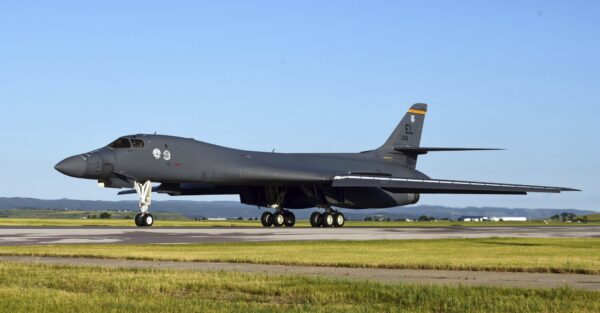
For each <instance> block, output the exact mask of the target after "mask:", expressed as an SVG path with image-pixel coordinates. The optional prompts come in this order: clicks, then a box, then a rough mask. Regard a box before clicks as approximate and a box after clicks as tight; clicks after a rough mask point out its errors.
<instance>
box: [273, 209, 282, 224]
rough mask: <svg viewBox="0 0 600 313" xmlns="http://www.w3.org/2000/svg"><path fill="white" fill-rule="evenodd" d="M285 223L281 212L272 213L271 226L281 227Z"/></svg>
mask: <svg viewBox="0 0 600 313" xmlns="http://www.w3.org/2000/svg"><path fill="white" fill-rule="evenodd" d="M283 224H285V215H283V213H282V212H275V214H273V226H275V227H281V226H283Z"/></svg>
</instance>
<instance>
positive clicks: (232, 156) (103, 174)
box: [57, 134, 427, 208]
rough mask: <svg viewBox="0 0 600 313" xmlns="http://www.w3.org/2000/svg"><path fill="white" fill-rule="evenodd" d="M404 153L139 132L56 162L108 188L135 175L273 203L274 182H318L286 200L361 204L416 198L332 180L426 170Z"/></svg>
mask: <svg viewBox="0 0 600 313" xmlns="http://www.w3.org/2000/svg"><path fill="white" fill-rule="evenodd" d="M403 158H404V156H402V155H400V154H399V155H397V156H390V155H379V154H378V153H377V152H376V151H367V152H363V153H275V152H257V151H246V150H238V149H232V148H227V147H222V146H218V145H213V144H209V143H205V142H201V141H197V140H194V139H191V138H182V137H174V136H164V135H144V134H142V135H131V136H125V137H122V138H119V139H118V140H117V141H115V142H113V143H112V144H110V145H108V146H106V147H103V148H100V149H97V150H94V151H92V152H88V153H84V154H81V155H76V156H73V157H71V158H68V159H66V160H65V161H63V162H61V163H60V164H59V165H57V169H59V170H60V171H61V172H63V173H65V174H67V175H70V176H74V177H79V178H87V179H94V180H98V181H99V182H100V183H101V184H103V185H104V186H106V187H114V188H131V186H132V181H152V182H156V183H161V184H162V186H163V190H162V191H163V192H165V193H169V194H171V195H207V194H239V195H240V197H241V199H242V202H246V203H249V204H258V205H269V203H270V202H273V201H275V200H276V199H272V198H275V197H277V196H276V195H275V196H269V193H273V192H270V191H269V189H274V190H275V193H278V190H279V189H277V188H288V189H291V192H290V194H292V193H296V194H298V193H309V194H310V192H307V191H306V190H313V189H315V188H318V191H316V192H313V194H312V195H308V196H310V197H311V198H312V199H310V200H309V201H300V200H298V199H297V198H298V196H297V197H295V198H296V199H295V200H294V201H292V200H287V201H288V202H290V203H288V204H287V205H288V206H294V207H312V206H316V205H330V204H331V205H336V206H344V207H353V208H354V207H355V208H362V207H363V206H364V205H363V204H361V203H359V202H364V201H366V199H363V198H373V199H375V198H380V199H379V200H378V201H374V202H373V201H371V202H370V203H368V207H388V206H396V205H402V204H406V203H405V202H407V203H411V202H413V200H414V199H415V197H416V198H418V196H415V195H412V196H411V195H406V194H404V195H398V194H391V193H388V192H385V191H383V190H381V189H379V188H362V189H363V190H354V191H353V192H352V194H356V195H359V196H357V197H358V198H360V200H359V199H354V200H350V198H352V196H349V193H348V191H347V190H345V192H344V195H341V196H340V195H339V193H340V190H337V189H335V188H331V187H329V185H330V183H331V180H332V178H333V177H335V176H338V175H349V174H353V175H356V174H368V175H381V176H384V177H388V176H389V177H391V176H394V177H407V178H426V177H427V176H426V175H424V174H423V173H420V172H419V171H416V170H414V169H411V168H408V167H406V166H403V165H402V164H404V162H405V160H404V159H403ZM67 163H68V164H67ZM61 164H63V165H61ZM294 189H298V190H301V191H297V190H296V191H294ZM263 190H264V192H263ZM302 190H304V191H302ZM255 194H261V195H258V196H254V195H255ZM263 194H264V195H263ZM381 195H383V197H381ZM306 196H307V195H302V196H301V197H300V198H306ZM254 198H256V199H254ZM270 198H271V199H270ZM288 198H290V197H289V196H288ZM382 199H383V200H382ZM406 199H408V200H406ZM244 200H246V201H244ZM292 202H293V203H294V204H292ZM367 202H368V201H367Z"/></svg>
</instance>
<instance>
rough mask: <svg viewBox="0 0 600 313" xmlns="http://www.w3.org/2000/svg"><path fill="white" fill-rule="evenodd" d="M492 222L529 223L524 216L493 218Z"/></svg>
mask: <svg viewBox="0 0 600 313" xmlns="http://www.w3.org/2000/svg"><path fill="white" fill-rule="evenodd" d="M490 220H491V221H492V222H527V218H526V217H522V216H505V217H496V216H494V217H492V218H491V219H490Z"/></svg>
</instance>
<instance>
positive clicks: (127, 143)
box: [108, 137, 144, 149]
mask: <svg viewBox="0 0 600 313" xmlns="http://www.w3.org/2000/svg"><path fill="white" fill-rule="evenodd" d="M108 146H109V147H110V148H113V149H129V148H143V147H144V141H143V140H141V139H137V138H132V139H129V138H127V137H121V138H119V139H117V140H115V141H113V142H112V143H111V144H109V145H108Z"/></svg>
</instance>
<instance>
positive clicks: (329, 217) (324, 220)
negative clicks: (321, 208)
mask: <svg viewBox="0 0 600 313" xmlns="http://www.w3.org/2000/svg"><path fill="white" fill-rule="evenodd" d="M321 226H323V227H333V214H331V213H330V212H325V213H323V217H321Z"/></svg>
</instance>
